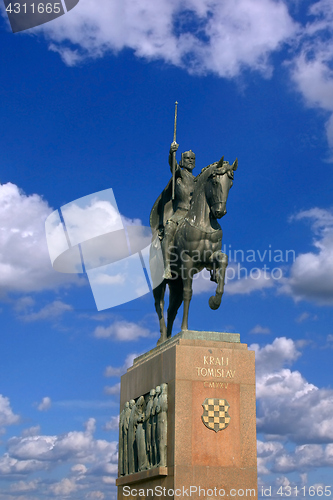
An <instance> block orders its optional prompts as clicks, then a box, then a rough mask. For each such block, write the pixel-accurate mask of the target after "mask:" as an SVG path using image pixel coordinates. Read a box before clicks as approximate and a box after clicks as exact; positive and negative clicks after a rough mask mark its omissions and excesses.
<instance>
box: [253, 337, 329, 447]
mask: <svg viewBox="0 0 333 500" xmlns="http://www.w3.org/2000/svg"><path fill="white" fill-rule="evenodd" d="M250 349H253V350H255V351H256V371H257V401H258V411H257V429H258V432H262V433H264V434H265V435H266V436H268V437H269V436H274V438H275V439H276V438H283V439H284V438H288V439H289V440H290V441H292V442H294V443H297V444H300V443H306V444H309V443H316V444H317V443H329V442H331V441H332V440H333V390H331V389H325V388H322V389H319V388H318V387H316V386H315V385H314V384H311V383H310V382H308V381H307V380H306V379H305V378H304V377H303V376H302V375H301V373H300V372H299V371H296V370H295V371H292V370H291V369H290V368H285V365H288V364H289V365H290V364H292V363H293V362H295V361H296V360H297V359H298V358H299V356H300V355H301V353H300V351H299V350H298V348H297V344H296V342H294V341H293V340H291V339H287V338H285V337H281V338H277V339H275V340H274V342H273V343H272V344H268V345H266V346H264V347H262V348H260V347H259V346H258V345H257V344H253V345H251V346H250Z"/></svg>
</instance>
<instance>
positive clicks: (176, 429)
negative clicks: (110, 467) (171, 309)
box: [116, 331, 257, 500]
mask: <svg viewBox="0 0 333 500" xmlns="http://www.w3.org/2000/svg"><path fill="white" fill-rule="evenodd" d="M162 383H167V384H168V423H167V426H168V431H167V467H162V468H159V467H156V468H153V469H150V470H148V471H141V472H137V473H135V474H131V475H127V476H121V477H119V478H118V479H117V482H116V484H117V486H118V500H123V499H125V498H129V499H134V498H136V499H137V498H138V496H140V497H142V498H147V499H148V498H152V499H153V498H155V497H162V498H174V497H176V498H177V497H186V496H190V497H191V498H193V499H199V498H200V499H203V498H204V499H206V498H208V497H209V498H220V497H222V496H225V497H227V496H229V497H233V498H235V499H238V498H239V499H240V498H244V496H246V497H251V499H252V498H254V499H256V498H257V451H256V414H255V360H254V352H253V351H249V350H248V349H247V345H246V344H242V343H240V338H239V334H231V333H218V332H196V331H183V332H180V333H179V334H177V335H175V336H174V337H172V338H170V339H169V340H167V341H166V342H164V343H163V344H160V345H158V346H157V347H155V348H154V349H152V350H151V351H149V352H147V353H145V354H143V355H142V356H139V357H138V358H136V359H135V360H134V362H133V366H132V367H131V368H129V369H128V370H127V373H126V374H125V375H123V376H122V379H121V401H120V405H121V408H123V407H124V404H125V402H126V401H129V400H130V399H136V398H138V397H139V396H140V395H144V394H147V393H149V391H150V390H151V389H152V388H154V387H156V386H158V385H161V384H162ZM214 405H215V406H216V408H215V407H214ZM219 405H220V407H219ZM221 409H222V410H225V411H222V413H221ZM212 410H213V414H211V415H209V413H211V412H212ZM214 410H217V413H216V412H215V414H214ZM205 412H206V413H205ZM222 414H223V416H222V417H221V416H220V417H219V415H222ZM212 415H213V417H212ZM216 415H217V416H216ZM214 417H215V418H214ZM214 420H215V424H214ZM159 469H161V470H160V471H158V470H159ZM162 469H163V470H162ZM164 488H165V489H164ZM223 492H224V493H223Z"/></svg>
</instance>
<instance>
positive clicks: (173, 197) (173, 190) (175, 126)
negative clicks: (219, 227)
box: [172, 101, 178, 200]
mask: <svg viewBox="0 0 333 500" xmlns="http://www.w3.org/2000/svg"><path fill="white" fill-rule="evenodd" d="M177 105H178V102H177V101H176V102H175V122H174V126H173V142H176V131H177ZM175 170H176V151H174V152H173V153H172V199H173V200H174V199H175V184H176V179H175V175H176V172H175Z"/></svg>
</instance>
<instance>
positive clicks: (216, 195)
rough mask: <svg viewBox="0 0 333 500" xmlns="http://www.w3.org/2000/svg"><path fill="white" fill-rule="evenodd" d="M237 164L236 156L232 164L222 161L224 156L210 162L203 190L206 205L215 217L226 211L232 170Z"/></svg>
mask: <svg viewBox="0 0 333 500" xmlns="http://www.w3.org/2000/svg"><path fill="white" fill-rule="evenodd" d="M237 166H238V161H237V158H236V160H235V161H234V163H233V164H232V165H229V163H228V162H226V161H224V157H222V158H221V160H220V161H219V162H218V163H215V164H212V167H211V172H210V174H209V176H208V178H207V182H206V187H205V192H206V198H207V202H208V205H209V206H210V209H211V213H212V215H213V217H214V218H215V219H220V218H221V217H223V216H224V215H225V214H226V213H227V209H226V204H227V199H228V193H229V189H230V188H231V186H232V184H233V178H234V170H237Z"/></svg>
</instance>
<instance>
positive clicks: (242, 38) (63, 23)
mask: <svg viewBox="0 0 333 500" xmlns="http://www.w3.org/2000/svg"><path fill="white" fill-rule="evenodd" d="M296 30H297V25H296V23H295V22H294V21H293V20H292V18H291V16H290V15H289V13H288V9H287V7H286V5H285V4H284V2H282V1H279V2H276V1H273V0H238V1H237V3H235V2H233V1H232V0H227V1H225V2H217V1H214V2H211V1H210V0H185V1H180V0H171V1H170V0H156V1H154V2H150V1H149V0H142V1H140V2H131V1H130V0H116V1H114V2H111V3H110V2H109V1H108V0H100V2H99V4H98V8H96V4H95V2H94V1H93V0H81V1H80V5H78V6H77V7H76V8H75V11H74V10H73V11H71V12H70V13H68V14H67V15H66V16H62V17H60V18H58V19H57V20H54V21H53V22H52V23H48V24H45V25H43V26H41V27H39V28H37V29H36V31H37V32H43V33H44V34H45V36H46V37H47V38H49V40H50V49H51V50H53V51H56V52H58V53H59V54H60V55H61V57H62V59H63V61H64V62H65V63H66V64H68V65H69V66H73V65H75V64H77V63H79V62H81V61H82V60H84V59H86V58H98V57H102V56H103V55H104V54H106V53H110V52H111V53H118V52H119V51H121V50H123V49H125V48H129V49H132V50H133V51H134V53H135V55H136V56H137V57H142V58H145V59H147V60H152V59H161V60H164V61H165V62H167V63H169V64H173V65H176V66H178V67H182V68H186V69H187V70H188V71H190V72H195V73H205V72H214V73H216V74H218V75H220V76H223V77H227V78H230V77H233V76H236V75H238V74H239V73H240V71H241V69H242V68H244V67H245V68H249V67H250V68H252V69H254V70H257V71H260V72H262V73H263V74H265V75H267V74H269V72H270V62H269V56H270V54H271V52H273V51H275V50H278V49H279V48H280V47H281V45H282V44H283V43H284V42H286V41H287V40H288V39H289V38H290V37H292V36H294V35H295V32H296ZM68 42H70V43H68Z"/></svg>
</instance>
